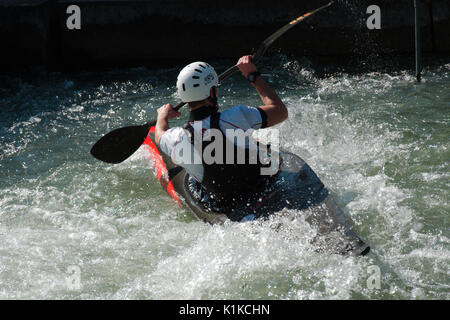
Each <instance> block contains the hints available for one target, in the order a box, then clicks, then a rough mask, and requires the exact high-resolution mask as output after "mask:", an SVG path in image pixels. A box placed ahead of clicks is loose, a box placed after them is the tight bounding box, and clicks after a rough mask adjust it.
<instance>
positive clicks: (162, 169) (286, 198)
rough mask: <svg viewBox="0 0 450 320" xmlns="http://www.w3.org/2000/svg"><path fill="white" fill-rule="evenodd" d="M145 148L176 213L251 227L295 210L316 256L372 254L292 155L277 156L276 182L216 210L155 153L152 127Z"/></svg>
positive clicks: (304, 165) (181, 173)
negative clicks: (312, 232)
mask: <svg viewBox="0 0 450 320" xmlns="http://www.w3.org/2000/svg"><path fill="white" fill-rule="evenodd" d="M144 145H147V146H148V147H149V148H148V150H149V157H150V161H152V162H153V168H154V170H155V174H156V177H157V178H158V180H159V181H160V183H161V185H162V186H163V188H164V189H165V190H166V191H167V192H168V193H169V195H170V196H171V197H172V198H173V199H174V200H175V201H176V202H177V203H178V204H179V206H180V207H183V204H184V205H186V206H188V207H189V208H190V209H191V211H193V212H194V214H195V215H196V216H197V217H198V218H199V219H201V220H203V221H205V222H209V223H223V222H225V221H227V220H232V221H249V220H253V219H258V218H267V217H269V216H270V215H271V214H273V213H276V212H279V211H281V210H282V209H284V208H287V209H294V210H295V212H300V211H301V212H302V214H306V215H307V217H306V219H305V220H306V221H307V222H308V223H309V224H310V225H311V226H312V227H313V228H315V229H316V230H317V235H316V237H315V238H314V239H313V243H314V246H315V247H316V248H317V251H331V252H335V253H339V254H350V255H365V254H367V253H368V252H369V251H370V247H369V246H368V245H367V244H365V243H364V241H362V240H361V239H360V238H359V237H358V235H357V234H356V232H355V231H354V230H353V229H352V226H351V223H350V221H349V220H348V219H347V217H346V216H345V214H344V212H343V211H342V210H341V209H340V208H339V207H338V206H337V204H336V202H335V201H334V199H333V197H332V196H331V194H330V193H329V192H328V190H327V189H326V188H325V186H324V185H323V183H322V182H321V181H320V179H319V178H318V177H317V175H316V174H315V173H314V171H313V170H312V169H311V168H310V167H309V165H308V164H307V163H306V162H305V161H303V159H301V158H300V157H299V156H297V155H295V154H292V153H290V152H280V157H281V160H282V161H281V167H280V171H279V173H278V174H277V176H276V179H274V181H272V182H273V183H271V184H270V186H268V187H267V188H266V189H265V190H263V191H261V192H260V193H258V194H255V195H251V196H250V197H249V201H248V202H247V203H245V204H243V205H237V206H233V207H228V208H220V207H215V206H214V205H211V202H210V201H208V199H205V198H204V197H203V194H202V193H201V191H200V188H199V184H198V183H196V182H195V181H194V180H193V178H190V177H189V174H187V173H186V171H185V170H184V168H182V167H180V166H177V165H175V164H174V163H172V161H171V159H170V158H169V157H168V156H166V155H165V154H164V153H162V152H161V151H160V150H159V148H158V147H157V146H156V144H155V143H154V127H152V128H151V129H150V132H149V136H148V137H147V139H146V140H145V141H144Z"/></svg>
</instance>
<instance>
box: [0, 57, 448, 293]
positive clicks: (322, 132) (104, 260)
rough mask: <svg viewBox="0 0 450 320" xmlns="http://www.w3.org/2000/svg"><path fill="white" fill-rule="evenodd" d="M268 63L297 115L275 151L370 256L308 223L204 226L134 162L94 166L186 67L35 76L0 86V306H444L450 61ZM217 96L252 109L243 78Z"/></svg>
mask: <svg viewBox="0 0 450 320" xmlns="http://www.w3.org/2000/svg"><path fill="white" fill-rule="evenodd" d="M211 63H212V64H213V65H214V66H216V69H217V70H218V71H219V72H220V71H223V70H225V69H226V68H227V67H229V65H230V63H232V62H231V61H219V62H214V61H213V62H211ZM265 63H266V64H267V67H266V68H264V69H263V75H264V77H265V78H266V79H267V80H268V81H269V82H270V83H272V85H273V86H274V88H275V89H276V90H277V92H278V93H279V94H280V96H281V97H282V99H283V100H284V101H285V103H286V105H287V106H288V109H289V113H290V117H289V120H288V121H286V122H284V123H283V124H281V125H280V126H278V128H279V129H280V132H281V138H282V146H283V147H284V148H286V149H288V150H289V151H292V152H294V153H296V154H298V155H300V156H301V157H302V158H303V159H305V160H306V161H307V162H308V163H309V165H310V166H311V167H312V168H313V169H314V170H315V172H316V173H317V174H318V176H319V177H320V178H321V179H322V181H323V182H324V183H325V185H326V186H327V187H328V188H329V190H330V191H331V192H332V194H333V195H334V197H335V199H336V200H337V202H338V204H339V205H340V206H341V207H342V208H343V210H344V212H345V214H346V215H347V216H348V217H349V218H350V219H351V221H352V224H353V226H354V229H355V230H356V232H357V233H358V234H359V235H360V237H361V238H363V239H364V240H365V241H366V242H367V243H368V244H370V246H371V247H372V251H371V253H370V254H369V255H368V256H366V257H344V256H339V255H334V254H327V253H317V252H315V250H314V248H313V247H312V245H310V244H309V241H310V240H311V238H312V236H313V235H314V230H313V229H312V228H311V227H310V226H309V225H308V224H307V223H306V222H305V221H304V219H303V216H302V212H297V213H296V216H297V218H296V219H295V220H293V221H291V222H289V223H287V222H286V221H284V220H283V219H285V218H283V217H284V215H282V214H280V215H277V216H275V217H273V219H271V220H270V221H267V222H264V223H263V222H259V221H254V222H247V223H227V224H225V225H215V226H211V225H208V224H205V223H203V222H201V221H198V220H197V219H196V218H195V217H194V216H193V214H192V213H191V212H190V211H188V210H185V209H180V208H179V207H178V205H177V204H176V203H174V202H173V200H172V199H171V198H170V197H169V196H168V195H167V194H166V193H165V191H163V190H162V188H161V187H160V185H159V183H158V182H157V180H156V179H155V178H154V176H153V171H152V168H151V165H150V163H149V161H148V160H147V158H146V156H145V152H143V150H139V151H138V152H137V153H136V154H135V155H133V156H132V157H131V158H130V159H128V160H127V161H125V162H123V163H121V164H118V165H108V164H105V163H102V162H99V161H97V160H96V159H94V158H93V157H91V156H90V154H89V149H90V147H91V145H92V144H93V143H94V142H95V141H97V139H99V138H100V137H101V136H102V135H103V134H104V133H106V132H108V131H110V130H112V129H115V128H118V127H122V126H126V125H133V124H142V123H145V122H147V121H148V120H151V119H153V118H155V114H156V109H157V108H158V107H159V106H161V105H162V104H164V103H167V102H172V103H177V102H178V101H177V99H176V96H175V95H174V91H175V86H174V84H175V79H176V75H177V73H178V71H179V69H180V68H181V67H182V66H177V67H174V68H170V69H168V68H166V69H160V70H150V69H147V68H144V67H142V68H129V69H120V70H112V71H106V72H78V73H70V74H61V73H51V72H45V71H42V70H32V71H30V72H28V73H24V74H22V75H21V76H18V75H4V76H1V77H0V83H1V87H0V111H1V117H0V299H14V298H19V299H28V298H31V299H36V298H40V299H449V298H450V294H449V292H450V281H449V259H450V246H449V241H450V239H449V237H450V234H449V211H450V210H449V198H450V197H449V189H450V183H449V181H450V179H449V178H450V168H449V162H450V150H449V147H450V143H449V141H450V139H449V136H450V129H449V128H450V127H449V120H450V61H449V60H448V59H447V60H445V59H444V60H442V59H441V60H439V59H436V60H434V61H432V63H431V64H430V65H429V66H428V67H426V68H425V70H424V76H423V78H424V80H423V83H421V84H417V83H415V78H414V75H413V74H412V72H411V71H407V70H406V69H404V68H397V69H398V70H388V71H378V72H375V71H367V72H363V73H362V72H359V73H356V72H350V71H349V72H347V71H345V70H341V69H340V68H339V67H337V66H335V67H333V68H331V69H327V68H328V67H329V66H326V65H325V66H324V65H320V64H317V63H315V62H312V61H310V60H308V59H306V58H298V59H294V58H287V57H285V56H281V55H279V56H275V57H272V59H270V60H267V61H266V62H265ZM411 69H412V68H411ZM219 93H220V99H219V103H220V105H221V106H222V108H228V107H230V106H232V105H234V104H237V103H244V104H248V105H251V106H257V105H259V100H258V96H257V94H256V92H255V91H254V89H253V88H251V87H250V86H249V85H248V83H247V82H246V80H245V79H243V78H242V77H241V76H240V75H236V76H233V77H232V78H230V79H227V80H226V81H225V82H224V83H223V84H222V85H221V86H220V88H219ZM186 115H187V111H186V110H184V111H183V118H184V119H186ZM174 123H176V124H182V123H183V120H178V121H175V122H174ZM280 222H284V224H282V225H283V227H282V228H275V227H274V226H275V225H278V224H279V223H280ZM378 279H379V282H378Z"/></svg>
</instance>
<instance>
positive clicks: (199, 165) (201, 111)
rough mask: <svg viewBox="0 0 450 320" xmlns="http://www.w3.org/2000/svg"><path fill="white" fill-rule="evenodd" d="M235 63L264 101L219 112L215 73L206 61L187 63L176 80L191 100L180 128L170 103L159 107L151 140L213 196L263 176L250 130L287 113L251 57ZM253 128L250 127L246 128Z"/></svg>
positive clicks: (257, 182) (248, 187)
mask: <svg viewBox="0 0 450 320" xmlns="http://www.w3.org/2000/svg"><path fill="white" fill-rule="evenodd" d="M237 66H238V67H239V69H240V70H241V72H242V74H243V75H244V77H246V78H247V79H248V80H249V81H250V82H251V83H252V85H253V86H254V87H255V88H256V89H257V91H258V93H259V95H260V98H261V100H262V101H263V103H264V105H262V106H260V107H257V108H254V107H248V106H244V105H237V106H234V107H233V108H230V109H228V110H225V111H223V112H219V111H218V106H217V85H218V77H217V74H216V72H215V71H214V69H213V68H212V67H211V66H210V65H208V64H207V63H204V62H195V63H192V64H190V65H188V66H186V67H185V68H184V69H183V70H182V71H181V72H180V74H179V76H178V79H177V88H178V95H179V96H180V98H181V100H182V101H183V102H187V103H189V109H190V119H189V122H188V123H187V124H186V125H185V126H184V127H183V128H181V127H175V128H171V129H170V128H169V125H168V120H169V119H171V118H174V117H177V116H179V115H180V113H178V112H176V111H175V110H173V109H172V106H171V105H170V104H167V105H164V106H163V107H161V108H159V109H158V120H157V124H156V132H155V139H156V142H157V143H158V144H159V146H160V148H161V150H162V151H163V152H164V153H166V154H167V155H169V156H170V157H171V159H172V161H173V162H174V163H176V164H178V165H180V166H183V167H184V168H186V171H187V172H188V173H189V174H190V175H191V176H192V177H194V178H195V179H196V180H197V181H198V182H200V183H201V184H202V185H203V187H204V188H205V189H206V191H207V192H210V193H211V194H214V195H215V196H216V197H222V198H230V196H231V198H236V195H237V194H242V193H245V192H248V191H252V190H255V189H257V188H258V187H260V186H261V185H262V184H263V180H264V179H265V178H266V177H265V176H264V175H262V174H261V169H262V168H263V167H264V166H265V165H264V164H263V163H262V162H261V161H260V157H259V153H260V150H259V146H258V144H257V143H255V141H254V140H253V139H252V138H251V132H252V130H257V129H260V128H265V127H270V126H273V125H275V124H277V123H280V122H282V121H284V120H285V119H286V118H287V116H288V112H287V109H286V107H285V105H284V104H283V102H282V101H281V99H280V98H279V97H278V95H277V94H276V93H275V92H274V90H272V89H271V88H270V86H269V85H268V84H267V83H266V82H265V81H264V80H263V79H262V78H261V75H260V73H259V72H257V69H256V66H255V65H254V64H253V63H252V62H251V56H244V57H242V58H241V59H240V60H239V61H238V64H237ZM249 129H251V130H249Z"/></svg>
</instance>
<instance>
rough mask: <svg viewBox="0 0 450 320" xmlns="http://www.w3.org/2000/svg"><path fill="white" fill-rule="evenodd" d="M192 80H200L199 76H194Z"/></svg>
mask: <svg viewBox="0 0 450 320" xmlns="http://www.w3.org/2000/svg"><path fill="white" fill-rule="evenodd" d="M192 79H200V77H199V76H192Z"/></svg>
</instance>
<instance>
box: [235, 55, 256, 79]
mask: <svg viewBox="0 0 450 320" xmlns="http://www.w3.org/2000/svg"><path fill="white" fill-rule="evenodd" d="M252 58H253V56H243V57H241V58H240V59H239V61H238V63H237V67H238V68H239V70H240V71H241V73H242V75H243V76H244V77H245V79H247V77H248V75H249V74H250V73H252V72H255V71H258V69H257V68H256V66H255V64H254V63H253V62H252Z"/></svg>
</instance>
